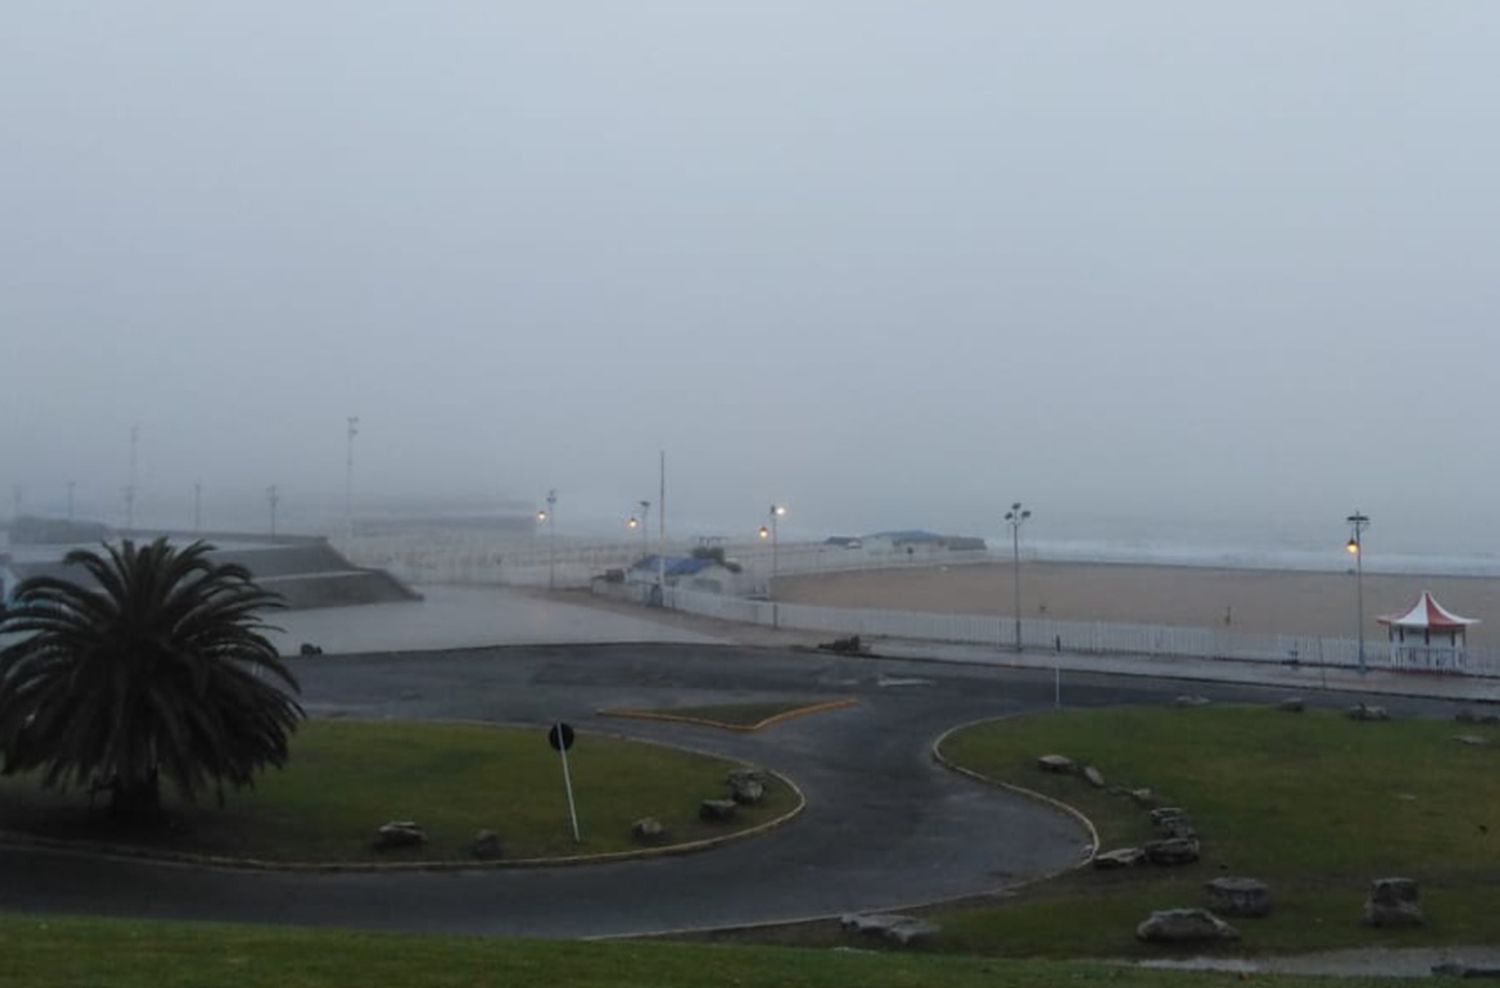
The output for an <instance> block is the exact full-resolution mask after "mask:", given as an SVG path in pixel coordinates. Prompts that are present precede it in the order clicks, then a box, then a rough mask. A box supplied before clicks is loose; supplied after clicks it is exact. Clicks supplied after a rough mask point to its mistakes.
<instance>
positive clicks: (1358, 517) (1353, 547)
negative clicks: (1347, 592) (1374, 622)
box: [1345, 508, 1370, 676]
mask: <svg viewBox="0 0 1500 988" xmlns="http://www.w3.org/2000/svg"><path fill="white" fill-rule="evenodd" d="M1345 520H1346V521H1347V522H1348V523H1349V527H1350V531H1351V534H1350V536H1349V541H1348V543H1347V544H1346V545H1345V548H1346V549H1348V550H1349V552H1350V553H1352V554H1353V555H1354V599H1355V613H1356V615H1357V620H1358V627H1357V632H1358V637H1359V674H1360V675H1361V676H1363V675H1364V674H1365V672H1366V671H1367V669H1368V667H1367V665H1366V663H1365V538H1364V532H1365V529H1366V528H1369V527H1370V519H1369V517H1368V516H1367V515H1364V514H1362V513H1361V512H1360V511H1359V510H1358V509H1357V508H1356V509H1355V511H1354V514H1352V515H1350V516H1349V517H1348V518H1346V519H1345Z"/></svg>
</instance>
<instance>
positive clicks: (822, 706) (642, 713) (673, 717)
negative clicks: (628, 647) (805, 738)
mask: <svg viewBox="0 0 1500 988" xmlns="http://www.w3.org/2000/svg"><path fill="white" fill-rule="evenodd" d="M858 703H859V701H858V700H857V699H855V698H854V697H852V696H846V697H844V698H843V699H840V700H828V701H826V702H824V703H813V704H809V705H807V706H805V707H795V708H793V709H791V710H785V711H782V712H781V713H779V714H773V715H772V716H770V717H767V718H766V719H764V720H761V721H757V722H756V723H754V724H726V723H724V722H723V721H718V720H710V719H709V718H707V717H691V716H686V715H682V714H674V713H669V712H664V711H658V710H630V709H609V708H601V709H599V710H596V711H594V712H595V713H597V714H599V715H600V716H601V717H623V718H627V719H630V720H652V721H661V722H663V723H670V724H696V725H698V726H699V727H717V728H718V729H719V730H721V731H738V732H740V733H742V734H749V733H752V732H754V731H759V730H761V729H763V728H767V727H770V726H772V725H773V724H780V723H781V722H782V721H787V720H791V719H793V718H794V717H805V716H807V715H808V714H820V713H823V712H824V711H828V710H842V709H844V708H845V707H852V706H855V705H856V704H858Z"/></svg>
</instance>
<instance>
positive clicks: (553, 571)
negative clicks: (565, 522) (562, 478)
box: [543, 488, 557, 590]
mask: <svg viewBox="0 0 1500 988" xmlns="http://www.w3.org/2000/svg"><path fill="white" fill-rule="evenodd" d="M543 514H544V515H546V518H547V589H548V590H556V589H557V490H556V488H553V489H552V490H549V491H548V492H547V510H546V511H545V512H543Z"/></svg>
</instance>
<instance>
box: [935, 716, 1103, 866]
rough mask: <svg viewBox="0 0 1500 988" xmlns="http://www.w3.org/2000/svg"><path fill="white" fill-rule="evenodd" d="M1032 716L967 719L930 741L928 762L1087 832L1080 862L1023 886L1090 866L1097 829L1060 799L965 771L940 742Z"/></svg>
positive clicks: (1085, 815)
mask: <svg viewBox="0 0 1500 988" xmlns="http://www.w3.org/2000/svg"><path fill="white" fill-rule="evenodd" d="M1034 716H1036V714H1035V713H1030V714H1002V715H1000V716H998V717H981V718H979V719H978V720H971V721H969V722H967V723H964V724H958V725H956V726H954V727H950V728H948V729H947V730H946V731H944V732H943V733H942V734H940V735H938V737H937V739H936V740H935V741H933V742H932V749H931V751H932V760H933V761H935V762H937V763H938V764H939V765H941V766H943V768H945V769H947V770H948V771H950V772H954V773H957V774H958V775H962V776H964V777H966V778H970V779H974V780H975V781H977V782H982V783H984V784H985V785H989V786H994V787H996V788H998V789H1006V790H1009V791H1010V792H1013V793H1017V794H1019V795H1022V796H1025V797H1026V798H1027V799H1031V800H1035V801H1036V802H1039V803H1044V804H1046V805H1047V806H1050V807H1052V808H1053V809H1055V810H1060V811H1062V812H1063V813H1066V814H1067V815H1068V816H1071V817H1072V818H1073V819H1074V820H1076V821H1078V822H1079V823H1080V824H1082V825H1083V828H1084V829H1085V830H1087V831H1088V835H1089V846H1088V851H1087V852H1086V853H1085V854H1084V856H1083V858H1082V860H1080V861H1078V862H1077V863H1075V864H1072V865H1070V866H1068V867H1067V868H1059V869H1058V870H1057V871H1054V872H1051V873H1049V874H1046V875H1042V876H1040V877H1037V878H1033V879H1031V880H1030V881H1028V882H1026V883H1025V885H1034V884H1036V883H1037V882H1045V881H1050V880H1051V879H1053V878H1057V877H1059V876H1061V875H1066V874H1067V873H1068V872H1070V871H1077V870H1079V869H1080V868H1086V867H1088V866H1089V865H1090V864H1092V863H1093V860H1094V857H1095V856H1096V855H1098V853H1099V830H1098V828H1097V827H1095V826H1094V821H1093V820H1090V819H1089V817H1088V814H1086V813H1084V812H1083V811H1082V810H1080V809H1079V808H1078V807H1076V806H1074V805H1072V804H1071V803H1065V802H1063V801H1062V800H1060V799H1057V798H1055V797H1052V796H1048V795H1047V794H1045V793H1040V792H1037V791H1036V790H1035V789H1027V788H1026V787H1025V786H1018V785H1016V784H1015V783H1014V782H1002V781H1000V780H999V779H995V778H991V777H990V776H988V775H985V774H984V773H982V772H976V771H974V770H973V769H971V768H965V767H964V766H962V765H960V764H958V763H957V762H955V761H953V760H952V759H951V758H949V757H948V756H947V755H945V754H943V742H944V741H947V740H948V739H949V738H950V737H952V736H953V735H955V734H957V733H958V732H959V731H966V730H968V729H969V728H971V727H979V726H981V725H984V724H993V723H996V722H997V721H1002V720H1014V719H1016V718H1018V717H1034ZM1020 887H1024V886H1020Z"/></svg>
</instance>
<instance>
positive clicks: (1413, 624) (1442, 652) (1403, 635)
mask: <svg viewBox="0 0 1500 988" xmlns="http://www.w3.org/2000/svg"><path fill="white" fill-rule="evenodd" d="M1379 620H1380V623H1381V624H1383V625H1385V626H1386V631H1387V633H1388V634H1389V636H1390V642H1391V668H1393V669H1409V670H1413V671H1419V672H1459V671H1462V670H1463V668H1464V664H1465V658H1466V650H1467V641H1466V639H1467V637H1468V631H1469V625H1471V624H1478V623H1479V622H1478V621H1477V620H1476V619H1474V618H1466V617H1459V616H1458V615H1457V614H1454V613H1453V612H1452V611H1450V610H1448V609H1447V608H1446V607H1444V606H1443V605H1442V604H1439V603H1438V602H1437V600H1435V599H1434V598H1433V596H1432V594H1431V593H1430V592H1429V591H1426V590H1424V591H1422V596H1421V597H1420V598H1418V600H1417V602H1416V603H1415V604H1414V605H1412V608H1411V610H1409V611H1406V612H1405V613H1403V614H1386V615H1384V616H1383V617H1381V618H1380V619H1379Z"/></svg>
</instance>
